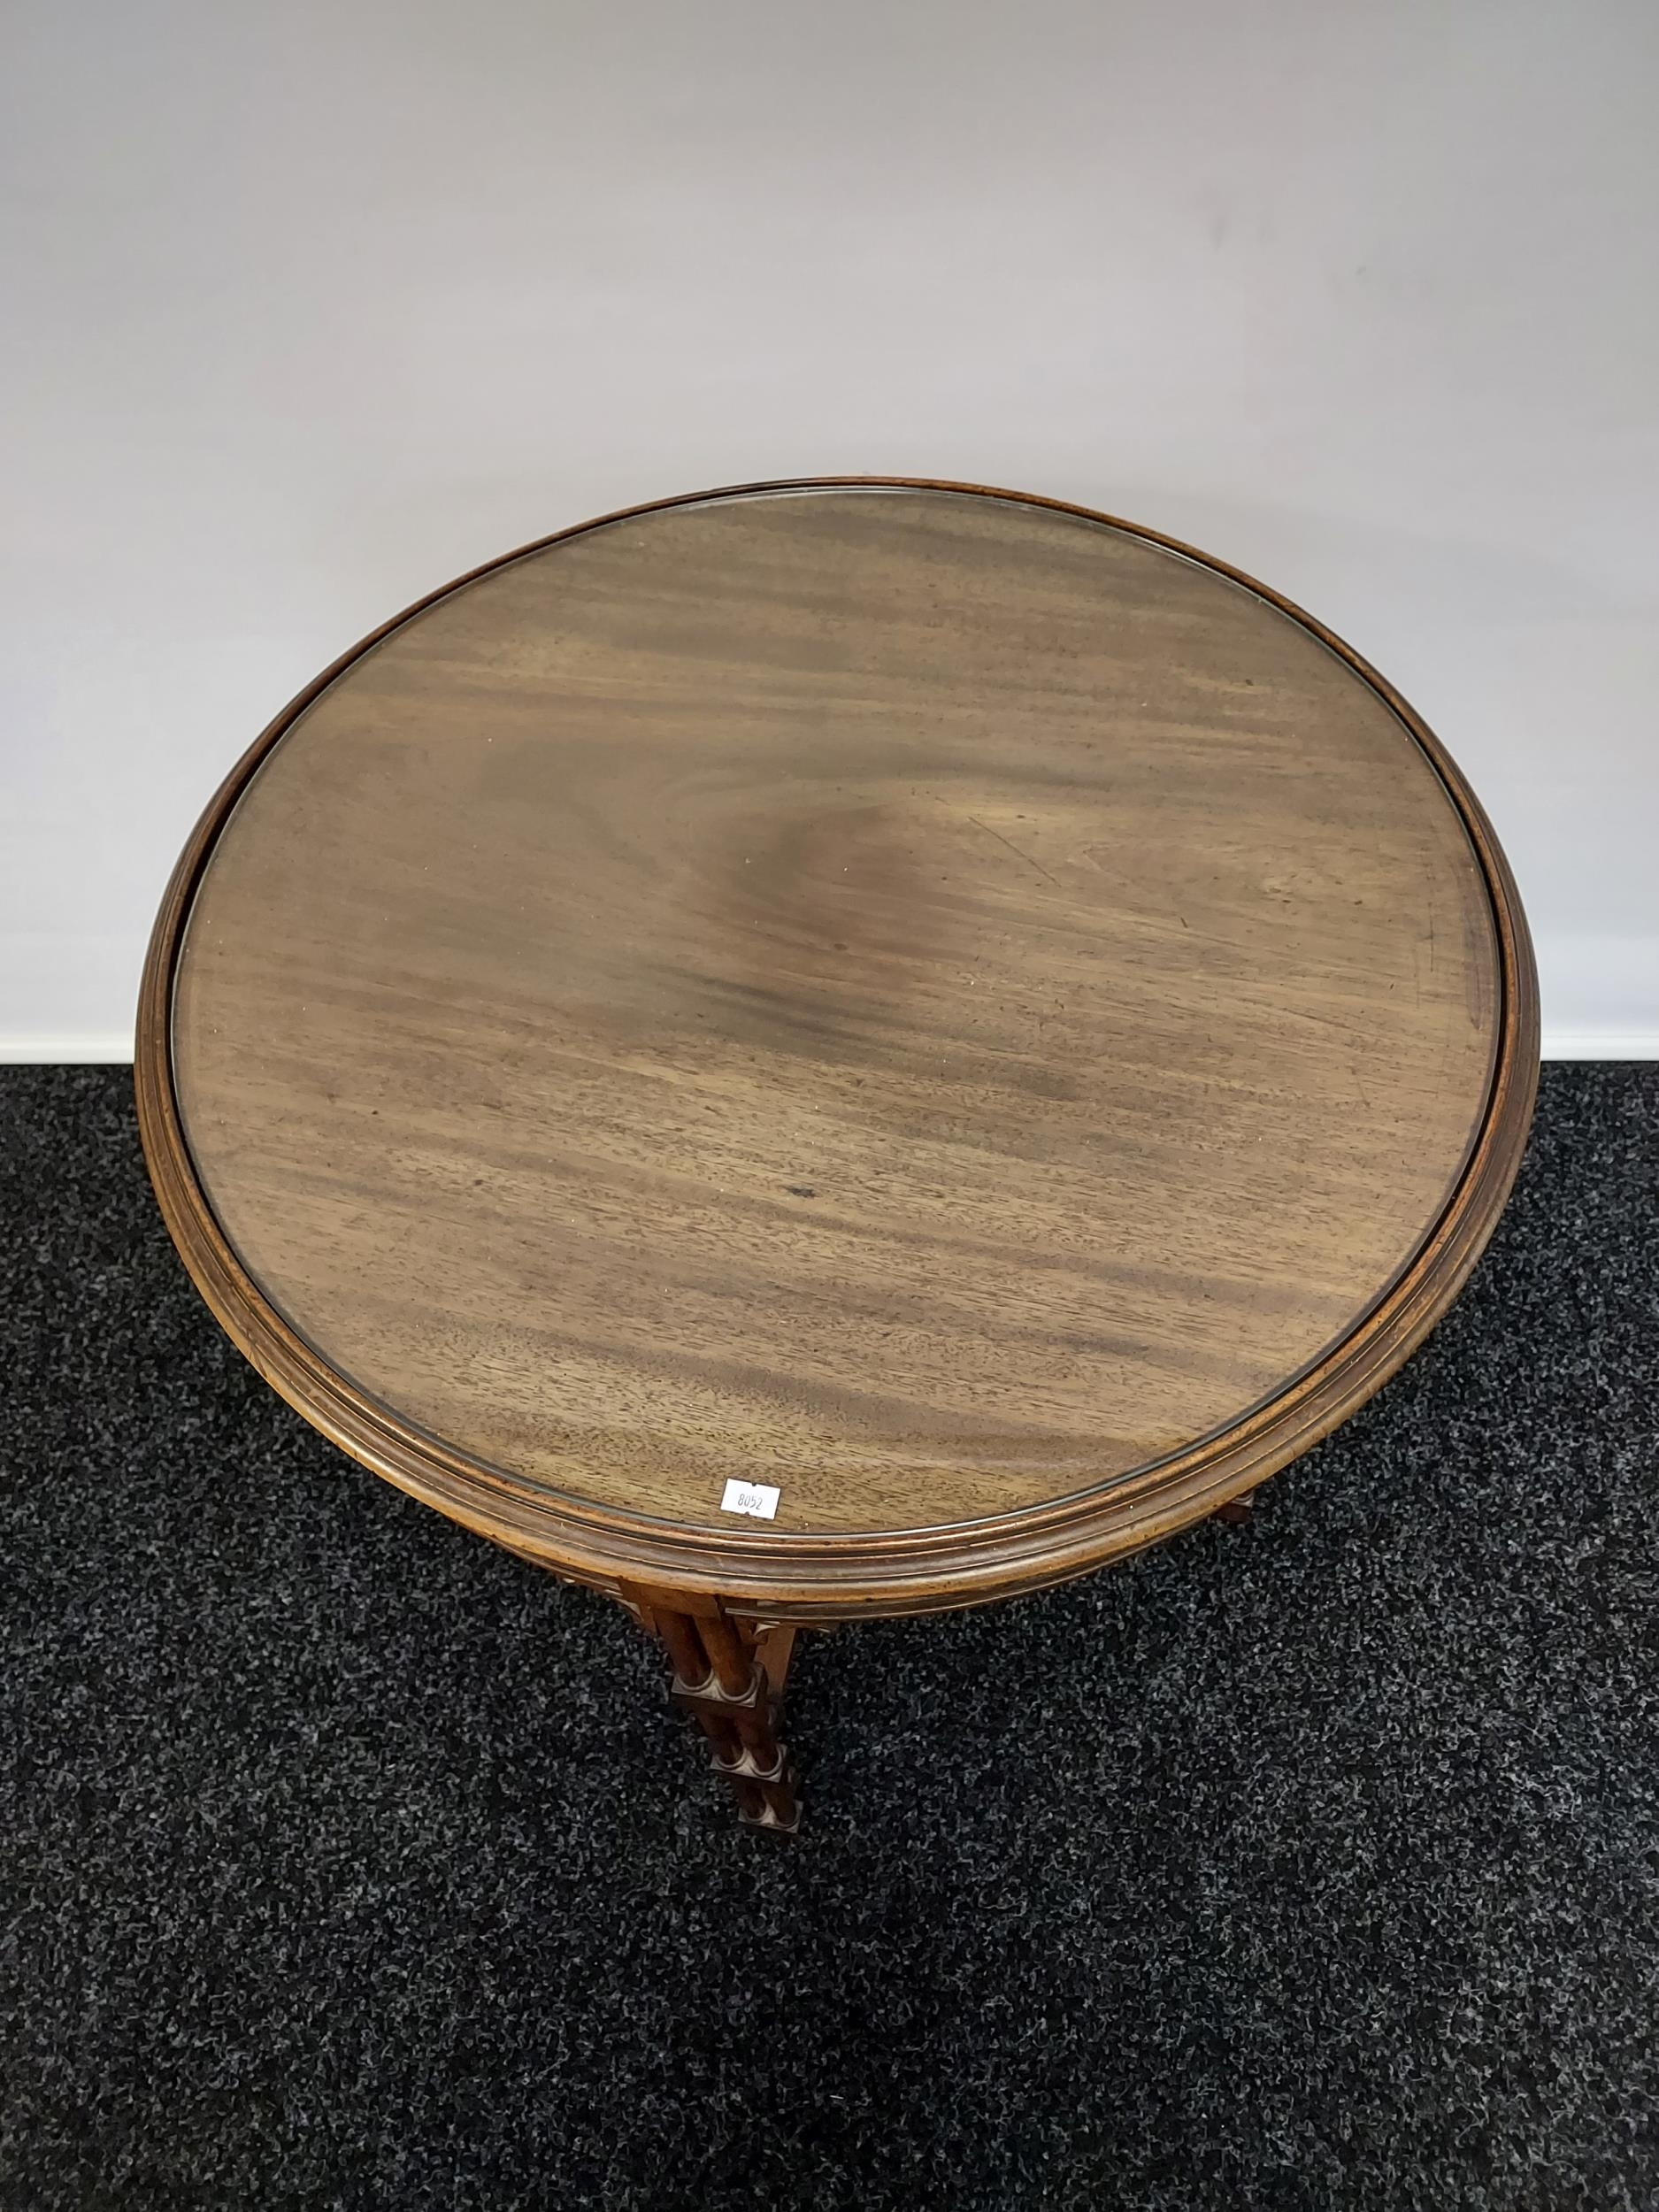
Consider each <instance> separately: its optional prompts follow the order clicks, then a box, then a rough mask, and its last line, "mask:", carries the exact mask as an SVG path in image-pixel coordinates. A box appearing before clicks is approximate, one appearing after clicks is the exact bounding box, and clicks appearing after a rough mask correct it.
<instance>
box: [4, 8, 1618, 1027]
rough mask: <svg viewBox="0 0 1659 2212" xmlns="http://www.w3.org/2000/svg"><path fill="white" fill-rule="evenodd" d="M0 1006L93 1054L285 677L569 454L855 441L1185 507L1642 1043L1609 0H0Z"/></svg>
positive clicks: (823, 467)
mask: <svg viewBox="0 0 1659 2212" xmlns="http://www.w3.org/2000/svg"><path fill="white" fill-rule="evenodd" d="M0 39H3V40H4V44H5V45H6V47H7V48H8V49H9V50H10V52H9V55H8V56H7V58H6V60H5V63H4V66H0V80H4V92H0V99H4V102H5V103H6V104H7V105H8V106H9V109H10V112H9V113H7V114H5V115H4V116H0V161H4V166H5V170H6V175H5V177H4V190H3V199H0V224H3V225H4V269H0V311H4V315H5V317H6V319H7V324H8V328H7V333H6V334H5V336H4V343H3V344H0V437H3V438H4V452H0V498H3V499H4V503H5V505H6V507H7V509H8V510H9V512H8V517H7V522H8V526H7V527H6V530H5V533H4V555H3V557H4V564H5V570H4V591H0V683H3V684H4V696H3V702H0V746H3V747H4V781H3V783H0V792H3V795H4V798H3V804H4V812H3V815H0V1048H4V1049H6V1050H8V1051H9V1052H10V1053H11V1054H12V1056H14V1057H15V1056H23V1057H46V1056H54V1055H56V1056H71V1057H75V1056H95V1055H100V1054H102V1055H108V1056H119V1055H122V1054H124V1053H125V1052H127V1050H128V1049H129V1043H130V1019H131V1007H132V1002H133V997H134V987H135V982H136V977H137V972H138V965H139V962H140V958H141V956H142V945H143V940H144V936H145V933H146V931H147V928H148V926H149V921H150V914H151V911H152V910H153V908H154V905H155V903H156V901H157V898H158V896H159V894H160V891H161V888H162V885H163V883H164V880H165V876H166V873H167V870H168V868H169V865H170V864H171V862H172V860H173V855H174V853H175V850H176V849H177V848H178V846H179V844H180V842H181V841H182V839H183V837H184V835H185V833H186V832H187V830H188V826H189V824H190V822H191V820H192V819H193V818H194V816H195V814H196V811H197V810H198V808H199V807H200V805H201V804H202V803H203V802H204V800H205V799H206V797H207V796H208V795H209V793H210V792H211V789H212V787H213V786H214V784H215V783H216V781H217V780H218V779H219V775H220V773H221V772H222V771H223V770H224V769H225V768H226V767H227V765H228V764H229V763H230V761H231V760H232V759H233V758H234V756H235V755H236V754H237V753H238V752H239V751H240V750H241V749H242V746H243V745H244V744H245V743H246V741H248V740H249V738H250V737H251V736H252V735H253V734H254V733H255V732H256V731H257V729H258V728H259V727H260V726H261V725H262V724H263V723H264V722H265V720H266V719H267V718H269V716H270V715H271V714H272V713H273V711H274V710H276V709H277V708H278V707H279V706H280V704H281V703H283V701H284V700H285V699H286V698H287V697H288V695H290V694H291V693H292V692H293V691H295V690H296V689H297V688H298V687H299V686H300V685H301V684H302V683H303V681H304V680H306V679H307V678H308V677H310V676H311V675H312V674H313V673H314V672H315V671H316V670H317V669H318V668H319V667H320V666H321V665H322V664H324V663H325V662H326V661H328V660H329V659H331V658H332V657H334V654H335V653H336V652H337V651H338V650H339V649H341V648H342V646H344V645H346V644H347V643H349V641H351V640H352V639H354V638H355V637H357V635H359V634H361V633H362V632H363V631H365V629H367V628H369V627H371V626H373V624H375V623H376V622H377V621H379V620H380V618H382V617H383V616H385V615H386V614H388V613H389V612H390V611H393V610H394V609H396V607H398V606H400V605H402V604H403V603H404V602H405V601H407V600H408V599H410V598H412V597H413V596H415V595H417V594H419V593H420V592H421V591H423V590H425V589H426V588H429V587H430V586H432V585H434V584H435V583H437V582H439V581H441V580H443V579H444V578H446V577H448V576H450V575H453V574H455V573H456V572H458V571H460V570H462V569H465V568H466V567H468V566H469V565H472V564H473V563H475V562H477V561H480V560H481V559H484V558H486V557H488V556H490V555H492V554H494V553H496V552H499V551H502V550H503V549H506V548H507V547H509V546H511V545H513V544H515V543H518V541H522V540H524V539H526V538H529V537H532V536H535V535H538V534H541V533H543V532H545V531H547V530H549V529H553V528H556V527H558V526H561V525H563V524H565V523H567V522H572V521H575V520H578V519H580V518H582V517H584V516H586V515H588V514H592V513H595V512H598V511H602V510H604V509H607V508H611V507H614V506H617V505H619V504H622V503H626V502H629V501H633V500H638V499H647V498H650V497H653V496H655V495H659V494H662V493H667V492H672V491H679V490H686V489H691V488H697V487H702V486H707V485H710V484H715V483H720V482H729V481H732V480H739V479H746V478H752V477H760V476H767V475H786V474H795V473H800V472H835V471H875V472H882V471H893V472H913V473H920V474H934V475H944V476H959V477H967V478H972V479H975V480H981V481H989V482H994V483H1002V484H1005V485H1011V486H1014V487H1018V488H1024V489H1029V490H1034V491H1041V492H1049V493H1055V494H1058V495H1062V496H1066V497H1071V498H1075V499H1079V500H1082V501H1085V502H1087V503H1093V504H1096V505H1100V506H1103V507H1106V508H1109V509H1112V510H1115V511H1118V512H1120V513H1123V514H1126V515H1129V516H1131V517H1133V518H1137V519H1140V520H1143V521H1146V522H1149V523H1151V524H1153V525H1155V526H1159V527H1161V528H1164V529H1167V530H1171V531H1174V532H1176V533H1178V534H1180V535H1182V536H1185V537H1187V538H1189V539H1192V540H1194V541H1196V542H1197V543H1199V544H1201V545H1202V546H1205V547H1206V548H1208V549H1210V550H1212V551H1214V552H1217V553H1219V554H1221V555H1223V556H1225V557H1226V558H1228V559H1230V560H1233V561H1235V562H1238V563H1240V564H1241V565H1243V566H1244V567H1246V568H1248V569H1250V570H1252V571H1254V572H1256V573H1257V574H1259V575H1261V576H1263V578H1265V579H1267V580H1270V581H1271V582H1273V583H1275V584H1277V585H1278V586H1279V587H1280V588H1282V589H1284V590H1286V591H1287V592H1288V593H1289V594H1290V595H1292V596H1293V597H1294V598H1297V599H1300V600H1302V602H1303V603H1305V604H1307V605H1308V606H1310V608H1312V609H1313V611H1315V612H1317V614H1319V615H1320V616H1322V617H1323V618H1325V620H1327V621H1328V622H1330V623H1331V624H1332V625H1333V626H1334V627H1335V628H1337V629H1338V630H1339V631H1340V632H1342V633H1343V634H1346V635H1347V636H1348V638H1350V639H1351V640H1352V641H1353V642H1354V643H1355V644H1356V645H1357V646H1358V647H1359V649H1361V650H1362V651H1363V652H1364V653H1366V654H1367V655H1369V656H1370V657H1371V658H1372V659H1373V660H1375V661H1377V662H1378V663H1379V664H1380V665H1381V666H1382V667H1383V668H1384V669H1385V670H1386V672H1388V673H1389V674H1390V675H1391V676H1392V677H1393V678H1394V680H1395V681H1396V682H1397V683H1398V684H1399V685H1400V686H1401V687H1402V689H1403V690H1404V691H1405V693H1406V694H1407V695H1408V696H1409V698H1411V699H1412V700H1413V701H1414V703H1416V704H1417V706H1418V707H1419V708H1420V709H1421V710H1423V712H1424V713H1425V715H1426V716H1427V717H1428V718H1429V720H1430V721H1431V722H1432V723H1433V724H1434V725H1435V726H1437V727H1438V729H1439V730H1440V733H1441V734H1442V735H1443V736H1444V737H1445V738H1446V740H1447V741H1448V743H1449V745H1450V746H1451V748H1452V750H1453V751H1454V753H1455V755H1456V756H1457V757H1458V758H1459V759H1460V760H1461V761H1462V763H1463V765H1464V766H1465V767H1466V768H1467V769H1468V770H1469V772H1470V773H1471V776H1472V778H1473V780H1474V782H1475V785H1476V787H1477V788H1478V789H1479V791H1480V792H1481V793H1482V794H1483V795H1484V796H1485V797H1486V801H1487V803H1488V805H1489V807H1490V809H1491V811H1492V813H1493V814H1494V818H1495V819H1496V822H1497V825H1498V828H1499V831H1500V833H1501V834H1502V837H1503V838H1504V840H1505V841H1506V842H1507V844H1508V847H1509V853H1510V856H1511V857H1512V859H1513V861H1514V863H1515V865H1516V868H1517V873H1518V874H1519V877H1520V879H1521V884H1522V888H1523V891H1524V893H1525V897H1526V900H1527V903H1528V906H1529V909H1530V910H1531V913H1532V919H1533V924H1534V927H1535V930H1536V933H1537V936H1538V939H1539V944H1540V961H1541V966H1542V972H1543V979H1544V989H1545V1018H1546V1025H1547V1045H1548V1048H1550V1049H1553V1050H1554V1051H1555V1052H1557V1053H1563V1052H1571V1051H1574V1050H1578V1051H1584V1052H1588V1053H1605V1054H1617V1053H1621V1052H1636V1051H1652V1050H1655V1049H1659V866H1656V865H1655V858H1654V855H1653V851H1652V846H1653V840H1654V830H1655V819H1656V818H1659V743H1656V742H1655V728H1654V724H1655V707H1654V702H1655V699H1656V698H1659V626H1656V625H1655V620H1654V613H1655V596H1656V595H1659V592H1656V587H1659V530H1655V490H1656V489H1659V344H1656V343H1655V341H1656V339H1659V282H1656V281H1655V279H1656V277H1659V271H1656V270H1655V238H1656V237H1659V221H1656V217H1659V194H1656V192H1655V185H1656V184H1659V127H1655V122H1654V113H1655V109H1656V108H1659V9H1655V7H1654V6H1653V5H1652V4H1651V0H1578V4H1574V0H1556V4H1544V0H1433V4H1427V5H1419V4H1410V0H1388V4H1387V5H1386V6H1383V5H1377V4H1374V0H1255V4H1240V0H1136V4H1112V0H1071V4H1065V0H999V4H995V5H986V4H976V0H922V4H907V0H641V4H629V0H593V4H580V5H572V4H559V0H465V4H458V0H442V4H433V0H396V4H394V0H327V4H323V0H12V4H11V6H10V8H9V9H8V10H7V11H6V12H5V18H4V30H3V31H0Z"/></svg>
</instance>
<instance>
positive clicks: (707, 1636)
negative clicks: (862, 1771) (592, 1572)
mask: <svg viewBox="0 0 1659 2212" xmlns="http://www.w3.org/2000/svg"><path fill="white" fill-rule="evenodd" d="M625 1602H626V1604H627V1605H628V1608H629V1610H630V1611H632V1612H634V1614H636V1615H637V1616H638V1617H639V1619H640V1620H641V1622H642V1623H643V1624H644V1625H645V1626H646V1627H647V1628H648V1629H649V1630H650V1632H651V1633H652V1634H653V1635H655V1636H657V1638H659V1639H660V1640H661V1641H662V1643H663V1644H664V1646H665V1647H667V1651H668V1655H669V1657H670V1658H671V1659H672V1662H673V1666H674V1679H673V1684H672V1688H671V1689H670V1691H669V1695H670V1696H671V1697H672V1700H673V1701H674V1703H675V1704H676V1705H678V1706H679V1707H680V1710H681V1711H682V1712H684V1713H687V1714H688V1715H689V1716H690V1717H691V1718H692V1719H693V1720H695V1722H696V1724H697V1725H698V1727H699V1728H701V1729H702V1731H703V1734H704V1735H705V1736H706V1737H707V1738H708V1740H709V1748H710V1753H711V1754H712V1755H713V1759H714V1768H715V1771H716V1773H717V1774H721V1775H724V1776H725V1778H726V1780H727V1781H728V1782H729V1783H730V1784H731V1786H732V1791H733V1795H734V1796H735V1797H736V1799H737V1808H738V1813H739V1816H740V1817H741V1819H742V1820H743V1822H744V1823H745V1824H746V1825H748V1826H749V1827H751V1828H764V1829H768V1830H770V1831H772V1832H773V1833H776V1834H780V1835H790V1836H792V1835H794V1834H795V1831H796V1830H797V1829H798V1828H799V1827H800V1825H801V1800H800V1796H799V1793H798V1792H797V1790H796V1786H795V1769H794V1767H793V1766H792V1765H791V1764H790V1761H789V1755H788V1753H787V1751H786V1750H785V1748H784V1746H783V1742H782V1739H781V1738H780V1734H779V1732H778V1726H779V1708H780V1703H781V1701H782V1696H783V1686H784V1679H785V1677H786V1676H787V1672H788V1666H789V1658H790V1654H791V1651H792V1649H793V1647H794V1643H795V1631H794V1629H793V1628H771V1629H767V1630H764V1631H762V1632H756V1631H755V1630H754V1629H752V1628H750V1627H749V1624H748V1623H746V1622H742V1621H735V1620H733V1618H732V1617H730V1615H729V1614H727V1613H726V1611H725V1610H724V1609H723V1608H722V1607H721V1605H720V1602H719V1601H718V1599H709V1600H705V1601H702V1602H703V1604H706V1605H707V1607H708V1608H709V1609H708V1610H706V1611H698V1612H688V1611H687V1610H686V1609H685V1607H686V1601H685V1600H684V1599H683V1598H680V1597H677V1596H676V1597H675V1598H673V1599H672V1601H671V1600H670V1598H669V1596H668V1594H667V1593H664V1592H657V1591H645V1590H637V1589H635V1590H630V1591H628V1592H627V1593H626V1596H625Z"/></svg>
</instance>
